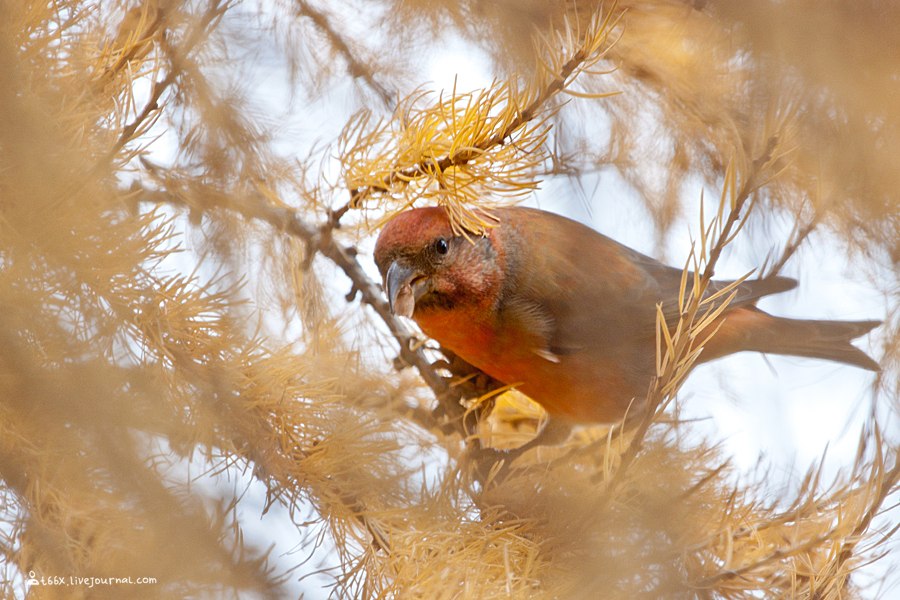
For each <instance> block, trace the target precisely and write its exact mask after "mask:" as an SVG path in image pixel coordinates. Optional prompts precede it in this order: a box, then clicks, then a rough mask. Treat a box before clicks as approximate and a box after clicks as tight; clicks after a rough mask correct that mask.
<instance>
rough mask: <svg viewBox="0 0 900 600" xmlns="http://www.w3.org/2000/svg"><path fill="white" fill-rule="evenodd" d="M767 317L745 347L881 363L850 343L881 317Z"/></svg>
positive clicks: (868, 365)
mask: <svg viewBox="0 0 900 600" xmlns="http://www.w3.org/2000/svg"><path fill="white" fill-rule="evenodd" d="M757 312H759V313H761V314H762V315H765V316H766V317H768V319H767V320H768V321H769V322H768V323H766V326H765V327H763V328H758V329H756V330H755V331H754V334H753V335H751V336H749V337H748V339H746V342H747V348H746V349H747V350H752V351H756V352H772V353H775V354H787V355H790V356H804V357H808V358H822V359H825V360H833V361H837V362H841V363H845V364H848V365H854V366H857V367H861V368H863V369H867V370H869V371H880V370H881V366H880V365H879V364H878V363H877V362H875V361H874V360H873V359H872V358H871V357H869V356H868V355H867V354H866V353H865V352H863V351H862V350H860V349H859V348H857V347H856V346H854V345H853V344H851V343H850V340H853V339H856V338H858V337H859V336H861V335H864V334H866V333H868V332H869V331H871V330H872V329H873V328H875V327H877V326H878V325H880V324H881V321H817V320H803V319H788V318H784V317H774V316H772V315H768V314H766V313H763V312H762V311H758V310H757Z"/></svg>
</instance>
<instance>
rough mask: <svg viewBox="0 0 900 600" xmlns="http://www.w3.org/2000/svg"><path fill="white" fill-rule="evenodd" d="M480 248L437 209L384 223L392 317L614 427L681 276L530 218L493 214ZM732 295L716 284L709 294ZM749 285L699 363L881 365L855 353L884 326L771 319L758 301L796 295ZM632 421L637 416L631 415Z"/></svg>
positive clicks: (579, 416) (643, 379) (381, 243)
mask: <svg viewBox="0 0 900 600" xmlns="http://www.w3.org/2000/svg"><path fill="white" fill-rule="evenodd" d="M492 214H494V215H495V216H496V217H497V218H498V219H499V224H498V225H497V226H496V227H493V228H491V229H489V230H488V231H487V233H486V234H485V235H484V236H483V237H474V238H472V239H467V238H465V237H463V236H456V235H454V233H453V230H452V228H451V226H450V222H449V219H448V217H447V214H446V212H445V211H444V210H443V209H441V208H419V209H414V210H410V211H406V212H403V213H400V214H398V215H397V216H396V217H395V218H393V219H392V220H391V221H389V222H388V224H387V225H386V226H385V227H384V229H383V230H382V232H381V235H380V236H379V238H378V242H377V244H376V247H375V261H376V263H377V264H378V268H379V270H380V271H381V274H382V276H383V277H384V280H385V288H386V291H387V293H388V296H389V299H390V301H391V307H392V310H394V312H395V313H397V314H401V315H403V316H407V317H412V318H413V319H415V321H416V322H417V323H418V324H419V326H420V327H421V328H422V330H423V331H424V332H425V333H426V334H427V335H429V336H431V337H432V338H434V339H435V340H437V341H438V342H440V343H441V345H443V346H444V347H446V348H449V349H450V350H452V351H453V352H455V353H456V354H457V355H458V356H459V357H460V358H462V359H464V360H466V361H467V362H469V363H470V364H472V365H474V366H476V367H478V368H479V369H481V370H482V371H484V372H485V373H487V374H488V375H491V376H492V377H494V378H495V379H498V380H500V381H502V382H504V383H506V384H510V385H517V387H518V389H520V390H521V391H522V392H523V393H525V394H527V395H528V396H530V397H531V398H533V399H534V400H536V401H538V402H540V403H541V404H542V405H543V406H544V408H546V409H547V411H548V412H549V413H550V414H551V415H555V416H557V417H564V418H568V419H572V420H576V421H581V422H613V421H616V420H618V419H620V418H621V417H622V416H623V415H624V413H625V411H626V409H627V408H628V406H629V405H630V404H631V403H632V400H635V408H639V407H640V401H641V400H642V398H643V395H644V394H646V391H647V389H648V386H649V384H650V381H651V378H652V377H653V375H654V374H655V356H656V354H655V352H656V306H657V303H659V302H662V306H663V312H664V314H665V315H666V317H667V320H669V322H670V324H672V325H674V322H676V321H677V316H678V312H677V298H678V290H679V285H680V281H681V275H682V272H681V270H680V269H676V268H673V267H668V266H666V265H663V264H662V263H660V262H658V261H656V260H654V259H652V258H650V257H648V256H645V255H643V254H640V253H638V252H636V251H634V250H631V249H630V248H628V247H626V246H623V245H622V244H619V243H618V242H615V241H614V240H612V239H610V238H608V237H606V236H603V235H601V234H600V233H597V232H596V231H594V230H592V229H590V228H588V227H586V226H584V225H581V224H580V223H577V222H575V221H572V220H570V219H567V218H565V217H561V216H558V215H555V214H552V213H548V212H544V211H540V210H535V209H527V208H502V209H496V210H494V211H492ZM728 283H729V282H722V281H714V282H712V283H711V284H710V292H709V293H712V292H714V291H715V290H716V289H721V288H722V287H723V286H724V285H727V284H728ZM795 285H796V281H794V280H793V279H788V278H784V277H770V278H767V279H759V280H752V281H745V282H742V283H741V284H739V285H738V286H737V288H736V290H737V293H736V296H735V298H734V299H733V300H732V302H731V303H730V304H729V306H728V307H727V308H726V309H725V311H724V313H723V316H722V317H721V320H722V323H721V327H720V329H719V331H718V333H717V334H716V336H715V337H714V338H713V339H712V340H710V341H709V342H708V343H707V345H706V347H705V348H704V350H703V353H702V354H701V357H700V361H701V362H702V361H708V360H711V359H713V358H717V357H720V356H724V355H727V354H732V353H735V352H741V351H745V350H751V351H757V352H772V353H780V354H791V355H796V356H808V357H815V358H824V359H829V360H836V361H840V362H844V363H848V364H853V365H856V366H859V367H862V368H865V369H870V370H878V368H879V367H878V364H877V363H876V362H875V361H873V360H872V359H871V358H869V357H868V356H866V354H865V353H863V352H862V351H861V350H859V349H857V348H855V347H854V346H853V345H851V344H850V340H851V339H853V338H855V337H858V336H860V335H862V334H864V333H866V332H867V331H869V330H870V329H872V328H873V327H875V326H876V325H878V324H879V323H878V321H860V322H848V321H807V320H797V319H785V318H781V317H775V316H772V315H769V314H767V313H765V312H763V311H761V310H759V309H757V308H756V307H755V306H754V303H755V302H756V300H758V299H759V298H760V297H762V296H765V295H768V294H772V293H777V292H781V291H785V290H788V289H791V288H793V287H794V286H795ZM635 408H633V409H632V410H635Z"/></svg>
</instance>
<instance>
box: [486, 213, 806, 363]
mask: <svg viewBox="0 0 900 600" xmlns="http://www.w3.org/2000/svg"><path fill="white" fill-rule="evenodd" d="M513 210H514V211H515V212H514V213H511V214H509V215H501V219H506V220H507V223H508V224H512V225H513V227H512V228H511V229H510V230H509V231H510V232H511V237H510V239H509V240H507V242H508V244H509V245H510V246H511V247H515V248H516V251H515V253H514V254H515V256H516V257H517V258H516V260H517V264H515V265H513V269H512V270H513V271H514V272H515V277H514V278H513V279H512V280H511V287H510V289H511V290H515V291H511V292H510V293H508V294H506V295H505V297H504V307H503V314H504V318H506V319H508V320H511V321H516V322H517V323H519V326H521V327H523V328H525V329H527V330H528V331H530V332H532V333H533V334H535V335H536V336H537V337H536V339H538V340H541V342H540V343H538V344H537V346H536V347H535V348H534V349H533V351H534V352H535V353H536V354H538V355H539V356H543V357H545V358H547V359H548V360H554V359H555V358H558V357H561V356H565V355H567V354H572V353H576V352H580V351H583V350H586V349H587V350H591V349H597V348H601V347H602V348H605V349H606V351H608V352H614V351H615V349H616V348H619V347H625V346H629V347H631V346H635V341H636V340H643V339H652V338H653V337H654V336H655V334H656V305H657V304H658V303H660V302H661V303H662V312H663V316H664V317H665V319H666V321H667V322H668V323H670V324H674V323H675V322H677V320H678V317H679V307H678V296H679V288H680V285H681V277H682V270H681V269H677V268H674V267H670V266H667V265H664V264H662V263H661V262H659V261H657V260H655V259H653V258H651V257H649V256H646V255H644V254H641V253H639V252H637V251H635V250H632V249H631V248H628V247H627V246H624V245H622V244H620V243H618V242H616V241H614V240H612V239H610V238H608V237H606V236H604V235H602V234H600V233H598V232H596V231H594V230H593V229H590V228H589V227H587V226H585V225H582V224H580V223H577V222H575V221H571V220H569V219H566V218H564V217H560V216H557V215H553V214H550V213H546V212H540V211H532V210H529V209H513ZM688 277H689V278H688V282H689V284H688V285H690V282H691V281H692V280H693V278H692V276H691V275H689V276H688ZM731 283H732V282H729V281H713V282H711V283H710V285H709V287H708V289H707V291H706V294H705V295H706V296H707V297H708V296H710V295H712V294H715V293H716V292H717V291H720V290H722V289H723V288H725V287H726V286H728V285H730V284H731ZM795 285H796V281H794V280H793V279H788V278H783V277H770V278H767V279H761V280H752V281H743V282H741V283H740V284H738V285H737V286H736V287H735V297H734V298H733V299H732V303H731V306H740V305H746V304H750V303H753V302H755V301H756V300H757V299H759V298H760V297H762V296H765V295H768V294H772V293H776V292H781V291H785V290H787V289H790V288H792V287H794V286H795ZM727 296H728V295H727V294H724V295H723V296H722V297H720V298H718V299H716V300H715V301H714V302H713V303H712V304H713V306H717V305H719V304H720V303H722V302H724V301H725V299H726V298H727Z"/></svg>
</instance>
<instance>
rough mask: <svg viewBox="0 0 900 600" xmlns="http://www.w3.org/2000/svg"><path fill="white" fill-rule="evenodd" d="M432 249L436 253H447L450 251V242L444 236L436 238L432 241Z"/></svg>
mask: <svg viewBox="0 0 900 600" xmlns="http://www.w3.org/2000/svg"><path fill="white" fill-rule="evenodd" d="M434 251H435V252H437V253H438V254H447V252H449V251H450V244H448V243H447V240H445V239H444V238H438V239H437V240H435V242H434Z"/></svg>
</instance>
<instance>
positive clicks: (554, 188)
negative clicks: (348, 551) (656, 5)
mask: <svg viewBox="0 0 900 600" xmlns="http://www.w3.org/2000/svg"><path fill="white" fill-rule="evenodd" d="M348 25H349V23H348ZM422 50H423V51H422V55H421V64H420V65H412V66H411V68H412V70H413V71H415V70H417V69H421V72H423V73H425V74H426V75H425V77H426V79H430V83H428V82H427V81H426V82H421V83H423V84H424V85H425V87H426V88H430V89H432V90H434V91H440V90H449V89H451V88H452V86H453V84H454V78H456V87H457V89H458V90H459V91H460V92H465V91H470V90H476V89H480V88H483V87H487V86H488V85H490V84H491V82H492V80H493V78H494V74H493V73H491V72H490V71H489V70H488V69H487V64H488V63H487V61H486V60H482V59H480V58H479V56H478V55H477V53H474V52H473V51H472V49H471V47H470V46H468V45H466V44H464V43H462V42H459V41H453V40H449V41H447V40H436V41H435V43H434V44H432V45H430V46H429V47H428V48H423V49H422ZM255 60H256V62H257V65H256V68H255V70H253V71H251V72H253V73H254V74H255V76H256V78H257V80H256V81H254V82H253V85H251V86H248V90H249V91H252V92H253V93H254V101H255V102H256V103H257V105H258V107H259V114H260V115H265V120H266V121H267V122H274V123H279V128H278V131H279V147H280V148H282V150H283V152H285V154H286V155H291V153H295V154H296V155H298V156H302V155H303V154H304V153H305V151H307V150H308V149H309V147H310V142H311V141H313V140H317V141H320V142H325V143H327V142H330V141H332V140H333V139H334V137H335V136H336V134H337V132H338V131H339V130H340V128H341V127H342V126H343V124H344V123H345V122H346V120H347V117H348V116H349V115H350V114H351V113H352V112H354V111H355V110H356V109H357V108H358V102H359V99H360V98H361V97H362V95H360V94H359V93H357V92H356V91H355V90H353V89H350V87H349V86H343V85H342V86H341V87H338V88H334V87H330V86H329V85H325V86H324V90H325V91H324V92H323V95H322V97H321V98H318V99H317V100H316V102H314V103H312V104H309V103H307V100H306V99H305V98H304V97H303V94H302V93H300V94H297V95H296V96H294V97H293V104H291V97H292V96H291V93H290V92H291V90H290V89H288V87H287V82H286V80H285V78H284V70H283V65H281V64H278V63H277V62H274V61H273V62H270V59H269V58H267V57H257V58H256V59H255ZM340 68H341V67H335V70H336V71H340ZM409 91H410V90H401V93H403V92H409ZM602 101H603V100H573V102H602ZM373 108H374V109H375V110H376V111H378V110H380V107H379V106H377V105H375V104H374V101H373ZM564 110H565V109H564ZM311 124H315V127H316V129H312V125H311ZM172 142H173V138H172V137H167V136H164V137H163V138H162V139H160V140H158V141H157V142H156V143H155V145H154V146H153V147H152V154H153V156H154V159H155V160H158V161H160V162H164V163H165V162H168V160H171V158H172V157H173V156H174V154H175V153H176V152H177V148H175V147H173V145H172ZM332 167H333V170H332V173H333V175H332V176H331V180H332V181H335V180H337V175H336V173H337V172H338V171H337V169H336V167H337V165H336V161H333V163H332ZM595 184H596V187H595ZM583 190H584V191H585V192H586V195H584V196H581V197H579V196H578V195H577V194H573V187H572V186H570V185H569V184H568V183H567V182H566V181H554V180H548V181H545V182H544V183H543V185H542V186H541V189H540V190H539V191H538V192H537V193H535V194H534V195H533V197H531V198H529V199H528V200H527V202H526V204H529V205H532V206H539V207H540V208H543V209H546V210H551V211H553V212H558V213H561V214H565V215H567V216H570V217H572V218H574V219H576V220H579V221H582V222H584V223H586V224H588V225H590V226H591V227H593V228H595V229H596V230H598V231H600V232H602V233H604V234H606V235H609V236H610V237H612V238H615V239H617V240H619V241H621V242H623V243H626V244H627V245H629V246H631V247H633V248H635V249H637V250H639V251H641V252H644V253H646V254H650V255H652V256H656V257H657V258H660V259H662V260H664V261H665V262H667V263H668V264H672V265H674V266H681V264H683V261H684V259H685V258H686V254H687V251H688V249H689V248H690V232H695V233H696V232H697V231H698V229H699V221H698V218H699V214H698V213H689V214H686V215H685V216H684V217H683V219H682V220H681V221H679V222H678V223H676V224H675V225H674V226H673V227H672V229H671V234H670V235H669V236H668V237H667V239H666V244H665V247H664V248H657V247H655V245H654V233H653V230H652V226H651V224H650V220H649V217H648V216H647V215H646V214H645V213H644V209H643V208H642V206H641V202H640V201H639V200H638V199H637V198H636V197H635V195H634V192H632V191H631V190H629V189H628V188H627V186H626V185H624V184H623V183H622V181H621V180H620V179H619V178H618V176H617V175H616V174H615V172H614V171H613V170H612V169H608V170H605V171H603V172H601V173H599V174H598V175H597V176H596V181H591V179H590V178H586V179H585V183H584V186H583ZM685 193H686V194H687V195H688V196H687V197H688V198H699V197H700V193H701V189H700V187H699V186H698V187H696V188H695V189H693V190H686V191H685ZM718 194H719V191H718V190H706V191H705V195H706V197H707V198H708V199H711V201H712V202H716V200H717V199H718ZM345 199H346V197H341V198H340V200H341V201H344V200H345ZM708 201H709V200H708ZM688 206H696V203H695V202H694V203H691V202H689V203H688ZM706 214H712V211H710V210H707V211H706ZM184 231H185V232H186V233H187V231H188V227H187V224H186V223H185V229H184ZM771 232H772V233H771V238H766V239H759V238H756V237H753V233H754V232H752V231H749V230H747V231H745V232H743V233H742V234H741V235H740V236H739V237H738V238H737V240H736V241H735V242H734V243H733V245H732V247H731V249H730V250H729V251H728V252H727V253H726V254H725V255H724V256H723V259H722V261H721V262H720V267H719V269H718V274H719V277H722V278H727V277H730V276H732V277H733V276H740V275H743V274H744V273H745V272H746V271H748V270H750V269H751V268H754V267H757V266H759V265H761V264H762V262H763V260H764V259H765V256H766V253H767V252H775V253H777V252H779V251H780V249H781V247H782V246H783V245H784V243H785V241H786V240H787V238H788V234H789V228H788V227H787V225H784V226H782V227H773V228H772V229H771ZM184 241H185V245H186V246H187V247H188V248H190V247H191V246H193V243H192V241H191V239H190V234H187V235H185V238H184ZM373 243H374V239H369V240H365V241H363V242H362V243H361V244H360V249H361V252H362V253H361V256H360V260H361V262H362V263H363V264H364V265H365V266H366V267H367V268H368V269H369V273H370V275H371V276H372V277H373V279H375V280H377V279H378V274H377V271H376V270H375V267H374V263H373V262H372V259H371V248H372V245H373ZM812 244H813V245H812V246H806V247H805V248H804V249H802V250H801V251H800V253H799V255H798V256H796V257H794V259H792V262H791V263H790V264H789V265H788V268H787V269H786V271H785V274H786V275H790V276H794V277H798V278H799V279H800V287H799V288H798V290H795V291H791V292H787V293H784V294H780V295H778V296H775V297H771V298H767V299H765V300H763V302H761V308H763V309H764V310H767V311H768V312H772V313H774V314H778V315H784V316H798V317H801V316H802V317H807V318H835V319H847V320H855V319H870V318H876V319H877V318H883V314H884V299H883V298H882V297H881V296H880V294H879V293H878V292H877V291H874V287H873V286H872V285H870V284H869V283H868V282H866V281H865V280H863V279H862V278H861V276H860V275H859V274H860V273H862V270H861V269H854V268H853V264H852V262H850V261H849V260H848V259H847V255H846V251H845V249H844V248H843V246H842V244H841V243H840V242H839V241H838V240H836V239H834V238H830V237H828V236H825V235H820V236H816V237H814V239H813V240H812ZM319 264H320V265H322V264H323V263H321V262H320V263H319ZM798 265H799V269H798ZM176 268H177V267H176ZM326 268H330V267H326ZM795 269H796V270H795ZM798 271H799V272H798ZM334 282H335V287H334V294H335V299H336V300H335V306H342V305H343V302H344V301H343V296H344V294H346V292H347V291H348V290H349V282H348V281H346V280H344V279H343V278H341V277H337V278H335V279H334ZM356 308H357V307H356V305H354V306H353V307H351V310H356ZM362 339H364V338H362ZM858 345H861V347H862V348H863V349H865V350H867V351H868V352H869V354H871V355H873V356H875V357H876V358H877V356H878V350H879V348H880V343H879V340H878V339H877V337H876V336H873V339H872V340H871V341H869V340H867V339H866V338H863V339H862V341H861V342H858ZM379 356H380V355H379ZM387 368H389V366H387ZM872 380H873V375H872V374H871V373H868V372H866V371H863V370H861V369H856V368H853V367H847V366H843V365H839V364H836V363H831V362H824V361H814V360H805V359H799V358H784V357H775V356H770V357H768V358H765V359H764V358H763V357H761V356H760V355H756V354H743V355H738V356H733V357H729V358H726V359H722V360H719V361H716V362H715V363H712V364H709V365H705V366H701V367H700V368H698V369H697V371H695V372H694V374H692V375H691V377H690V378H689V379H688V382H687V384H686V385H685V387H684V388H683V391H682V392H681V394H680V397H681V398H682V405H683V410H684V413H683V416H685V417H694V418H707V417H709V419H707V420H705V421H704V422H703V423H702V424H699V425H698V426H697V427H698V429H699V430H701V431H703V432H705V433H706V434H707V435H708V436H709V437H710V438H711V439H713V440H721V441H722V443H723V444H724V448H725V451H726V453H727V454H730V455H732V456H733V457H734V463H735V465H736V466H738V467H739V468H740V469H743V470H745V472H747V473H750V472H752V470H753V469H754V467H755V465H757V463H758V461H759V460H760V458H762V460H763V462H764V464H766V465H771V467H772V469H771V477H770V479H769V481H770V482H771V484H772V486H773V489H774V490H778V489H782V488H784V489H788V490H789V489H790V488H791V486H792V484H796V482H797V481H798V480H799V479H801V478H802V474H803V472H804V471H805V470H806V469H807V468H808V467H809V466H810V465H812V464H813V463H814V462H816V461H817V460H819V459H820V458H821V456H822V454H823V453H824V452H825V450H826V448H827V449H828V459H827V463H826V464H827V467H826V470H825V471H826V474H830V475H834V474H835V473H836V472H837V471H838V470H839V469H841V468H847V467H849V466H850V465H852V463H853V459H854V457H855V454H856V449H857V442H858V438H859V431H860V428H861V426H862V424H863V421H864V419H865V417H866V414H867V412H868V411H869V409H870V406H871V397H872V393H871V389H870V386H871V382H872ZM889 426H890V427H891V430H890V431H889V432H888V436H889V437H892V438H894V439H897V438H900V431H898V428H897V424H896V423H895V422H890V423H889ZM201 468H202V467H201V466H200V465H199V464H195V465H193V466H192V469H191V471H190V472H191V475H192V476H193V475H196V474H197V473H198V472H200V469H201ZM184 469H185V465H180V466H176V467H175V471H176V472H177V471H179V470H180V471H181V472H182V473H183V472H184ZM826 480H827V477H826ZM193 486H194V488H193V489H194V490H195V491H196V490H207V491H208V493H209V495H210V496H211V497H215V496H217V495H219V494H220V493H224V494H226V495H229V494H230V493H232V490H234V489H238V490H243V489H244V488H248V489H247V494H246V496H245V498H244V500H243V501H242V502H241V504H240V505H239V506H240V508H241V510H242V515H243V516H242V523H243V527H244V533H245V536H246V539H247V541H248V542H251V543H255V544H257V545H258V546H261V547H268V546H269V545H272V544H274V547H275V550H274V552H273V554H272V557H273V558H276V559H277V561H278V563H279V565H281V566H282V567H283V569H284V570H286V569H289V568H291V567H293V566H295V565H296V564H297V563H299V562H300V561H302V560H303V559H305V558H306V557H307V555H306V554H305V553H304V552H309V551H310V550H309V549H305V550H298V545H299V544H301V542H303V541H304V540H302V539H301V538H300V537H299V533H298V531H297V529H296V528H295V527H294V526H293V525H292V524H291V523H290V520H289V519H288V517H287V512H286V510H285V509H283V508H281V507H277V506H276V507H273V509H272V510H271V511H270V512H269V513H268V514H267V515H266V516H265V517H263V518H260V517H259V514H260V509H261V507H262V505H263V504H262V502H263V499H264V497H265V490H264V488H263V486H262V485H261V484H259V483H254V482H252V480H251V479H250V478H249V477H245V476H243V477H242V476H236V475H234V474H231V475H230V476H220V477H218V478H217V479H215V480H212V479H210V478H209V477H205V478H200V479H198V480H196V481H195V483H194V484H193ZM248 486H249V487H248ZM319 559H324V560H325V561H326V563H328V562H329V559H331V560H330V563H331V566H334V565H336V564H337V560H336V558H334V557H333V556H330V555H329V554H327V553H325V552H324V549H320V550H319V552H318V554H317V557H316V558H314V559H313V560H312V561H310V562H309V563H307V564H306V565H305V566H303V567H302V568H301V569H299V570H298V571H297V572H296V576H295V577H293V578H292V580H294V581H292V582H291V583H289V584H287V585H286V587H285V594H286V595H287V596H297V595H299V594H300V593H304V594H305V597H306V598H320V597H324V596H326V595H327V593H328V590H326V589H324V588H323V587H322V585H323V584H324V583H326V582H328V581H330V579H329V578H328V577H319V576H313V577H310V578H309V579H306V580H304V581H302V582H297V581H295V580H296V579H297V576H299V575H301V574H309V573H311V572H313V571H315V570H316V569H318V568H320V567H322V566H323V565H322V564H320V563H319V562H317V561H318V560H319Z"/></svg>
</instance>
